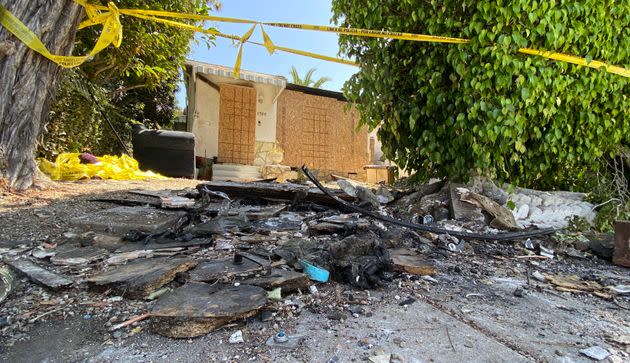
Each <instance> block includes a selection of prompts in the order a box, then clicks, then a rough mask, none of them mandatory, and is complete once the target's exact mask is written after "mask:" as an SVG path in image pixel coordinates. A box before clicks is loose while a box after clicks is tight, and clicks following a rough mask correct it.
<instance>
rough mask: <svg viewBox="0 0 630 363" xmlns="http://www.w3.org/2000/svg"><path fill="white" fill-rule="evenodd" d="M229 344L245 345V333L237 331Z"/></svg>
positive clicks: (231, 336)
mask: <svg viewBox="0 0 630 363" xmlns="http://www.w3.org/2000/svg"><path fill="white" fill-rule="evenodd" d="M229 342H230V344H238V343H245V341H244V340H243V332H242V331H240V330H237V331H236V332H235V333H234V334H232V335H230V340H229Z"/></svg>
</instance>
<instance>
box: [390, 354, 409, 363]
mask: <svg viewBox="0 0 630 363" xmlns="http://www.w3.org/2000/svg"><path fill="white" fill-rule="evenodd" d="M389 361H390V363H394V362H396V363H404V362H405V358H403V357H402V356H400V355H398V354H396V353H392V356H391V357H390V359H389Z"/></svg>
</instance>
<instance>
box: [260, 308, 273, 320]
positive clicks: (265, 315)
mask: <svg viewBox="0 0 630 363" xmlns="http://www.w3.org/2000/svg"><path fill="white" fill-rule="evenodd" d="M271 319H273V313H272V312H271V311H267V310H265V311H263V312H262V313H260V321H262V322H265V321H270V320H271Z"/></svg>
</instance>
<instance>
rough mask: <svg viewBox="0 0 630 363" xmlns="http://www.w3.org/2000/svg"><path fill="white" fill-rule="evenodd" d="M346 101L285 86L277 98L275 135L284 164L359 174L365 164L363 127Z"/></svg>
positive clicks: (365, 143) (366, 145)
mask: <svg viewBox="0 0 630 363" xmlns="http://www.w3.org/2000/svg"><path fill="white" fill-rule="evenodd" d="M358 123H359V114H358V112H357V111H356V110H355V109H350V110H346V109H345V102H342V101H338V100H336V99H333V98H329V97H322V96H316V95H310V94H304V93H301V92H296V91H292V90H285V91H284V92H283V93H282V94H281V95H280V97H279V99H278V122H277V124H276V138H277V141H278V144H279V145H280V147H281V148H282V149H283V150H284V160H283V164H285V165H290V166H297V167H299V166H301V165H302V164H306V165H307V166H308V167H310V168H314V169H319V170H327V171H335V172H337V173H338V174H342V175H343V174H346V175H347V174H348V173H354V174H362V173H363V172H364V170H363V166H364V165H366V164H368V163H369V161H370V159H369V151H368V137H367V129H366V128H358Z"/></svg>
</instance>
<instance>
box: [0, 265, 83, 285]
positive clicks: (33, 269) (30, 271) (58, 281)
mask: <svg viewBox="0 0 630 363" xmlns="http://www.w3.org/2000/svg"><path fill="white" fill-rule="evenodd" d="M5 262H6V263H7V264H8V265H9V266H11V267H12V268H13V269H14V270H16V271H18V272H20V273H22V274H24V275H26V276H28V278H29V279H31V280H33V281H35V282H37V283H39V284H42V285H45V286H48V287H51V288H59V287H65V286H69V285H72V284H73V281H72V280H71V279H69V278H68V277H66V276H63V275H60V274H57V273H54V272H52V271H48V270H46V269H45V268H43V267H41V266H39V265H37V264H35V263H33V262H31V261H29V260H16V261H5Z"/></svg>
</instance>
